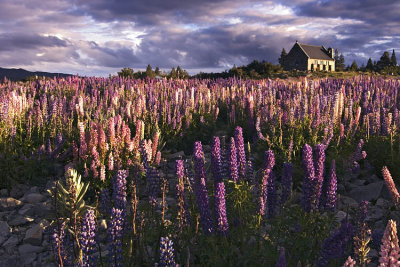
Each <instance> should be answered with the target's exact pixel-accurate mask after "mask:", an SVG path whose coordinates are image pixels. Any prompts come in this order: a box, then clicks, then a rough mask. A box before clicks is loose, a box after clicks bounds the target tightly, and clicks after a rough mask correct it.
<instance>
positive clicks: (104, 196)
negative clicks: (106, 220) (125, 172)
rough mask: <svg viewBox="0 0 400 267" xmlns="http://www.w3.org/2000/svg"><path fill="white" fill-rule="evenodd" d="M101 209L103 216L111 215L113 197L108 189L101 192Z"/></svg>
mask: <svg viewBox="0 0 400 267" xmlns="http://www.w3.org/2000/svg"><path fill="white" fill-rule="evenodd" d="M100 207H101V212H102V213H103V214H106V215H109V214H110V213H111V197H110V191H109V190H108V189H107V188H104V189H103V190H101V192H100Z"/></svg>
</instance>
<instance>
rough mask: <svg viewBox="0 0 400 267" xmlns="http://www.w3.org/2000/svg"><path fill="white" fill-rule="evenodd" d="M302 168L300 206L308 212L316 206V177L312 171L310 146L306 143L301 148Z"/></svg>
mask: <svg viewBox="0 0 400 267" xmlns="http://www.w3.org/2000/svg"><path fill="white" fill-rule="evenodd" d="M303 169H304V180H303V199H302V206H303V209H304V210H305V211H306V212H310V211H311V210H314V209H315V207H316V206H315V201H316V190H315V189H316V181H315V180H316V178H315V173H314V163H313V154H312V148H311V146H309V145H307V144H305V145H304V148H303Z"/></svg>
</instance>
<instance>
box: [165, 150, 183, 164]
mask: <svg viewBox="0 0 400 267" xmlns="http://www.w3.org/2000/svg"><path fill="white" fill-rule="evenodd" d="M184 156H185V152H183V151H179V152H176V153H174V154H170V155H166V156H165V158H167V159H179V158H182V157H184ZM174 163H175V162H174Z"/></svg>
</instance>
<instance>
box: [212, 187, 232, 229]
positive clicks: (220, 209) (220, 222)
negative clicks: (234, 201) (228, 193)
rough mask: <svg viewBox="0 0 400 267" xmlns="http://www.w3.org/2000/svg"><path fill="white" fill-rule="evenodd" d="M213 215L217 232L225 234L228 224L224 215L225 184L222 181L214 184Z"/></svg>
mask: <svg viewBox="0 0 400 267" xmlns="http://www.w3.org/2000/svg"><path fill="white" fill-rule="evenodd" d="M215 217H216V221H217V230H218V232H219V233H221V234H224V235H226V234H227V232H228V228H229V226H228V219H227V217H226V205H225V184H224V182H222V181H220V182H218V183H217V184H216V185H215Z"/></svg>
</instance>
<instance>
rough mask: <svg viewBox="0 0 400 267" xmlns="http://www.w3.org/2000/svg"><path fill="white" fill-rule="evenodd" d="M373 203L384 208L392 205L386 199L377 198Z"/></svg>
mask: <svg viewBox="0 0 400 267" xmlns="http://www.w3.org/2000/svg"><path fill="white" fill-rule="evenodd" d="M375 205H376V206H378V207H381V208H385V209H386V208H388V207H390V206H391V205H392V203H391V202H390V201H388V200H386V199H383V198H378V200H377V201H376V204H375Z"/></svg>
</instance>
